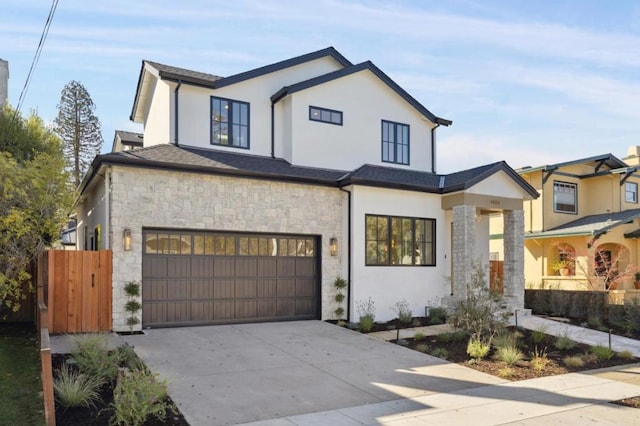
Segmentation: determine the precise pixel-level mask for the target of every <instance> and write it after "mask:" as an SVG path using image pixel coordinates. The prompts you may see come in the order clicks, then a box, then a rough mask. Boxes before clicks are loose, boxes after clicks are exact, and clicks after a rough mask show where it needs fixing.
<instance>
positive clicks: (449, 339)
mask: <svg viewBox="0 0 640 426" xmlns="http://www.w3.org/2000/svg"><path fill="white" fill-rule="evenodd" d="M468 338H469V336H468V335H467V334H466V333H465V332H464V331H454V332H452V333H442V334H438V335H437V336H436V340H437V341H438V342H439V343H442V344H449V343H454V342H462V341H464V340H467V339H468Z"/></svg>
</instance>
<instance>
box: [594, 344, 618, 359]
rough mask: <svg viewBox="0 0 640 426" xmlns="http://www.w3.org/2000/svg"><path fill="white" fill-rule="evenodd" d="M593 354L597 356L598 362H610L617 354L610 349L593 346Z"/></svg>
mask: <svg viewBox="0 0 640 426" xmlns="http://www.w3.org/2000/svg"><path fill="white" fill-rule="evenodd" d="M591 353H592V354H593V355H595V356H596V358H597V359H598V361H608V360H610V359H611V358H613V356H614V355H615V354H616V353H615V352H614V351H612V350H611V349H609V348H608V347H606V346H602V345H595V346H592V347H591Z"/></svg>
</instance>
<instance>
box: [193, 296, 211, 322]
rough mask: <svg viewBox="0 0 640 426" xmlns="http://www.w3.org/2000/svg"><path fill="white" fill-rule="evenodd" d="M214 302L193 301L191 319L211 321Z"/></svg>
mask: <svg viewBox="0 0 640 426" xmlns="http://www.w3.org/2000/svg"><path fill="white" fill-rule="evenodd" d="M213 307H214V303H213V302H211V301H209V302H197V301H196V302H191V321H210V320H211V318H213Z"/></svg>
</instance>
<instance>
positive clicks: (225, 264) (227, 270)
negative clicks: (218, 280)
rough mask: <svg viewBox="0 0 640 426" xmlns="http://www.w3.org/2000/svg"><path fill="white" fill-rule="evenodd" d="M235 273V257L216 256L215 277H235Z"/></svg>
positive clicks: (214, 262) (214, 261) (214, 263)
mask: <svg viewBox="0 0 640 426" xmlns="http://www.w3.org/2000/svg"><path fill="white" fill-rule="evenodd" d="M234 275H235V258H234V257H216V258H214V260H213V276H214V277H233V276H234Z"/></svg>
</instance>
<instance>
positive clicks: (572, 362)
mask: <svg viewBox="0 0 640 426" xmlns="http://www.w3.org/2000/svg"><path fill="white" fill-rule="evenodd" d="M562 362H563V363H564V365H566V366H567V367H571V368H582V367H584V360H583V359H582V357H581V356H566V357H564V358H563V359H562Z"/></svg>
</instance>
